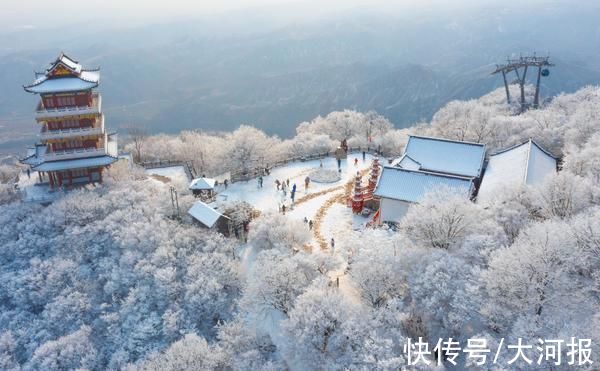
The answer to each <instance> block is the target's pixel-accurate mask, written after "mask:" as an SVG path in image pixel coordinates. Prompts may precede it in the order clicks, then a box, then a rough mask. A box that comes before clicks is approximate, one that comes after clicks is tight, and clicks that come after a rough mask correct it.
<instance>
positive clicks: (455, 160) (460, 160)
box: [404, 136, 485, 177]
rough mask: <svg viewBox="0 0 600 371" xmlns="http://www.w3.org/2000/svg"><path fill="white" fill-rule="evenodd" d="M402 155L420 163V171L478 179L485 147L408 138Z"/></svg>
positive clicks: (468, 143) (413, 137) (475, 144)
mask: <svg viewBox="0 0 600 371" xmlns="http://www.w3.org/2000/svg"><path fill="white" fill-rule="evenodd" d="M404 154H405V155H408V156H410V158H412V159H413V160H414V161H416V162H418V163H420V164H421V169H422V170H426V171H433V172H440V173H447V174H456V175H461V176H468V177H479V176H480V175H481V170H482V169H481V168H482V166H483V160H484V158H485V145H483V144H479V143H471V142H459V141H453V140H447V139H439V138H429V137H419V136H410V137H409V138H408V143H407V144H406V149H405V151H404Z"/></svg>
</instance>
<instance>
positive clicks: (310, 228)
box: [308, 220, 313, 231]
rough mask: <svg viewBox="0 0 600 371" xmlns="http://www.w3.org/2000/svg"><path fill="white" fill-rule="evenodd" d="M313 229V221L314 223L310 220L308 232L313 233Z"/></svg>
mask: <svg viewBox="0 0 600 371" xmlns="http://www.w3.org/2000/svg"><path fill="white" fill-rule="evenodd" d="M312 227H313V221H312V220H309V221H308V230H309V231H312Z"/></svg>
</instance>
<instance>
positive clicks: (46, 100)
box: [44, 97, 54, 108]
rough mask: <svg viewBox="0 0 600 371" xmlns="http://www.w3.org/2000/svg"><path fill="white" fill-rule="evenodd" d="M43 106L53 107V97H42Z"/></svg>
mask: <svg viewBox="0 0 600 371" xmlns="http://www.w3.org/2000/svg"><path fill="white" fill-rule="evenodd" d="M44 107H46V108H53V107H54V99H52V97H47V98H44Z"/></svg>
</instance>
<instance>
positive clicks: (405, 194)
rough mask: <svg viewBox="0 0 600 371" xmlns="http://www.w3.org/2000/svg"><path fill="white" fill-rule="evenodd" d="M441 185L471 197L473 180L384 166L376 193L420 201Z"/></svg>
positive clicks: (377, 194) (381, 195) (399, 198)
mask: <svg viewBox="0 0 600 371" xmlns="http://www.w3.org/2000/svg"><path fill="white" fill-rule="evenodd" d="M440 187H446V188H451V189H453V190H456V191H457V192H459V193H464V195H465V197H469V196H470V195H471V189H472V180H471V179H469V178H461V177H455V176H449V175H441V174H434V173H429V172H424V171H414V170H408V169H402V168H399V167H387V166H386V167H384V168H383V171H382V173H381V177H380V178H379V182H378V183H377V187H376V188H375V193H374V194H375V195H376V196H378V197H383V198H391V199H394V200H401V201H408V202H419V201H421V199H422V198H423V196H425V194H427V193H428V192H431V191H434V190H435V189H437V188H440Z"/></svg>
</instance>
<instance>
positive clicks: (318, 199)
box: [217, 153, 373, 246]
mask: <svg viewBox="0 0 600 371" xmlns="http://www.w3.org/2000/svg"><path fill="white" fill-rule="evenodd" d="M354 158H358V159H359V161H358V164H357V165H356V166H355V165H354ZM372 159H373V156H371V155H369V154H367V156H366V158H365V161H363V160H362V154H360V153H356V154H351V155H349V156H348V160H343V161H342V173H341V179H340V180H339V181H337V182H334V183H315V182H311V183H310V186H309V187H308V189H307V190H305V189H304V178H305V177H306V176H307V175H308V174H309V173H310V172H311V171H313V170H315V169H318V168H319V162H320V161H319V160H312V161H306V162H294V163H290V164H288V165H286V166H282V167H279V168H275V169H273V170H272V171H271V174H270V175H268V176H265V177H264V179H263V188H259V187H258V181H257V180H256V179H252V180H250V181H247V182H237V183H234V184H231V185H229V187H228V188H227V189H220V193H219V195H218V197H217V203H224V202H228V201H232V200H236V201H246V202H248V203H250V204H251V205H252V206H253V207H255V208H256V209H258V210H260V211H261V212H277V211H279V208H280V205H281V204H283V203H285V205H286V208H287V211H286V215H288V216H289V217H290V218H295V219H298V220H303V219H304V218H305V217H306V218H307V219H309V220H314V219H315V217H316V216H317V212H318V211H319V209H320V208H321V207H322V205H323V204H325V203H326V202H327V201H328V200H329V199H331V198H332V197H339V196H340V195H342V194H343V193H344V191H345V186H346V185H347V183H348V182H349V181H351V180H353V179H354V176H355V175H356V172H357V171H363V170H365V169H368V168H369V166H370V165H371V161H372ZM323 168H324V169H333V170H337V163H336V160H335V158H324V159H323ZM277 179H279V180H280V181H286V180H287V179H289V180H290V188H291V186H293V184H296V187H297V192H296V204H295V205H292V202H291V199H290V192H289V190H288V191H287V195H286V196H285V197H284V195H283V192H282V191H277V188H276V186H275V180H277ZM347 211H348V214H349V215H351V212H350V210H349V209H347ZM334 238H335V237H334ZM315 242H316V241H315ZM315 246H318V244H315Z"/></svg>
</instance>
